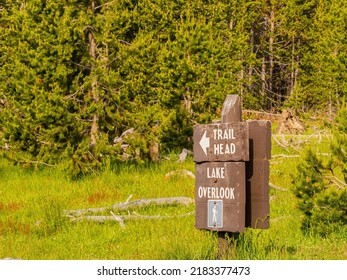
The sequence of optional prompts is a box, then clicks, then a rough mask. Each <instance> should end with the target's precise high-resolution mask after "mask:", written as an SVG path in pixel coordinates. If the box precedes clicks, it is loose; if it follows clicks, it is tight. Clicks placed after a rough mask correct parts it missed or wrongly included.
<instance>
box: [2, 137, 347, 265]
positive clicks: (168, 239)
mask: <svg viewBox="0 0 347 280" xmlns="http://www.w3.org/2000/svg"><path fill="white" fill-rule="evenodd" d="M307 136H309V135H306V136H304V137H307ZM326 137H328V136H326ZM296 138H297V137H296ZM286 139H287V138H286ZM304 139H305V138H304ZM287 140H288V139H287ZM318 140H319V141H318ZM288 141H289V140H288ZM293 141H295V140H292V142H291V143H293ZM308 147H313V148H314V149H316V150H317V151H319V152H320V153H328V152H329V141H327V140H326V138H324V136H322V138H321V139H320V138H317V137H312V138H310V139H309V140H308V141H306V142H305V143H304V144H303V146H302V147H300V149H299V150H295V149H292V148H291V147H289V148H288V149H284V148H283V147H280V146H279V145H277V144H276V143H275V142H273V147H272V154H273V155H290V156H293V155H295V156H297V157H283V156H279V157H274V158H273V159H271V167H270V168H271V172H270V182H271V183H272V184H273V185H275V186H278V187H280V188H281V189H282V190H278V189H273V188H272V189H271V190H270V197H271V201H270V205H271V207H270V211H271V213H270V217H271V218H270V229H268V230H254V229H246V231H245V233H244V234H241V235H240V237H239V238H238V239H237V240H236V246H235V247H234V249H233V250H232V252H230V255H229V256H228V258H234V259H346V258H347V255H346V252H347V244H346V242H347V236H346V235H347V234H346V232H343V231H342V230H341V232H336V233H334V234H332V235H331V236H329V237H328V238H325V239H323V238H320V237H318V236H313V235H312V236H309V235H304V234H303V233H302V232H301V230H300V221H301V218H302V216H301V215H302V214H301V212H300V211H299V210H298V209H297V208H296V199H295V196H294V195H293V194H292V193H291V191H290V190H291V184H292V175H293V174H294V173H295V172H296V166H297V164H298V163H299V161H300V160H301V156H302V154H303V151H304V149H306V148H308ZM174 170H188V171H191V172H193V173H194V170H195V166H194V162H193V161H192V160H191V159H189V160H187V161H186V162H184V163H178V162H177V161H176V160H175V159H173V160H164V161H163V162H162V163H160V164H157V165H130V164H129V165H123V166H115V167H113V168H109V169H107V170H105V171H103V172H101V173H99V174H94V175H90V176H86V177H84V178H81V179H79V180H71V179H70V178H69V177H68V176H66V174H65V173H64V172H63V171H61V170H59V169H50V168H39V169H36V170H35V169H21V168H19V167H13V166H11V165H9V164H8V163H7V162H5V161H4V160H2V161H0V176H1V180H0V244H1V246H0V258H5V257H11V258H20V259H126V260H132V259H181V260H184V259H216V258H217V255H218V244H217V236H216V234H215V233H213V232H208V231H200V230H197V229H195V227H194V223H195V218H194V215H190V216H186V217H172V218H169V219H156V220H136V221H125V227H124V228H123V227H121V225H120V224H119V223H118V222H105V223H101V224H97V223H92V222H72V221H71V220H69V219H68V218H66V217H65V216H64V210H68V209H83V208H93V207H106V206H112V205H113V204H115V203H121V202H125V201H126V200H127V199H128V198H129V196H130V195H132V197H131V200H137V199H145V198H160V197H174V196H187V197H191V198H194V196H195V180H194V179H193V178H191V177H189V176H184V175H182V174H179V173H177V174H176V175H171V176H166V175H167V174H168V173H169V172H171V171H174ZM194 207H195V206H194V204H192V205H190V206H181V205H173V206H155V205H150V206H147V207H144V208H139V209H130V210H129V213H128V210H127V211H123V212H122V213H120V214H122V215H127V214H132V212H133V211H135V212H136V213H137V214H139V215H160V216H175V215H181V214H185V213H190V212H194V210H195V208H194ZM101 214H105V215H110V214H109V213H107V212H106V213H101ZM115 214H118V213H115Z"/></svg>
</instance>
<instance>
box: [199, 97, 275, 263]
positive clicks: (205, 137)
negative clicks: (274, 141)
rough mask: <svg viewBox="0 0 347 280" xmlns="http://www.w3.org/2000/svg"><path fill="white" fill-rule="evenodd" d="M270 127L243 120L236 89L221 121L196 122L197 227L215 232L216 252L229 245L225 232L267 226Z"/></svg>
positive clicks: (268, 123)
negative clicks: (216, 235)
mask: <svg viewBox="0 0 347 280" xmlns="http://www.w3.org/2000/svg"><path fill="white" fill-rule="evenodd" d="M269 128H271V124H270V122H264V123H259V122H258V121H255V122H243V121H242V119H241V100H240V98H239V96H237V95H228V96H227V98H226V99H225V101H224V104H223V109H222V120H221V122H220V123H215V124H207V125H196V126H194V134H193V139H194V147H193V149H194V161H195V162H196V188H195V189H196V191H195V194H196V198H195V201H196V215H195V217H196V218H195V227H196V228H198V229H204V230H212V231H217V232H218V236H219V250H220V256H222V255H224V253H225V252H226V251H227V247H229V246H230V244H228V242H227V239H226V237H233V235H237V234H238V233H242V232H244V230H245V228H246V227H247V226H250V227H257V228H267V227H268V217H269V207H268V205H269V203H268V200H269V199H268V176H269V172H268V169H269V164H268V159H269V158H270V154H271V144H270V146H269V144H268V142H269V140H271V138H269V137H268V135H270V136H271V129H269ZM264 131H265V132H266V133H267V135H266V137H265V138H264V137H263V136H262V135H260V136H259V135H258V134H263V132H264ZM270 143H271V142H270ZM254 144H256V145H259V146H261V147H259V149H261V150H259V149H258V148H257V147H255V146H254ZM246 162H248V163H247V164H246ZM246 167H247V168H246ZM264 185H266V186H264ZM251 196H252V197H251ZM258 209H260V211H258ZM231 239H232V238H231Z"/></svg>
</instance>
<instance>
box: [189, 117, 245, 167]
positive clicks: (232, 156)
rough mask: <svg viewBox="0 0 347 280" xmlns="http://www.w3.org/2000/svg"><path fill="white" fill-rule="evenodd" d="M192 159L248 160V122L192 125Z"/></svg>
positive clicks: (203, 160) (197, 160)
mask: <svg viewBox="0 0 347 280" xmlns="http://www.w3.org/2000/svg"><path fill="white" fill-rule="evenodd" d="M193 140H194V147H193V149H194V161H195V162H206V161H247V160H249V140H248V123H246V122H234V123H218V124H207V125H196V126H194V133H193Z"/></svg>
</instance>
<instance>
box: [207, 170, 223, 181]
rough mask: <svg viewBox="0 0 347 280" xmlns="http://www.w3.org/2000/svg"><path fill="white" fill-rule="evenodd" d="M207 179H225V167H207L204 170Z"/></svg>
mask: <svg viewBox="0 0 347 280" xmlns="http://www.w3.org/2000/svg"><path fill="white" fill-rule="evenodd" d="M206 175H207V178H222V179H224V178H225V167H212V168H211V169H210V168H209V167H207V169H206Z"/></svg>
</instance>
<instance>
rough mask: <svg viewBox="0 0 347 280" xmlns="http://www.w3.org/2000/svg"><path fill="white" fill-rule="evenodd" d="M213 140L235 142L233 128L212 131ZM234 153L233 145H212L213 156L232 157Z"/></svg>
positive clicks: (234, 146)
mask: <svg viewBox="0 0 347 280" xmlns="http://www.w3.org/2000/svg"><path fill="white" fill-rule="evenodd" d="M213 139H214V140H235V139H236V137H235V135H234V129H233V128H227V129H220V128H216V129H213ZM235 152H236V145H235V144H234V143H218V144H213V154H215V155H233V154H235Z"/></svg>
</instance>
